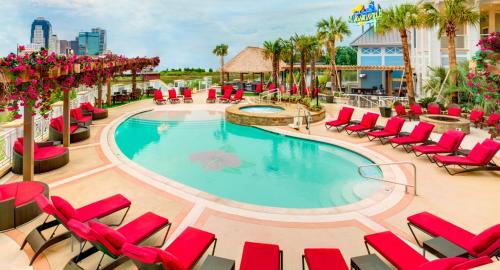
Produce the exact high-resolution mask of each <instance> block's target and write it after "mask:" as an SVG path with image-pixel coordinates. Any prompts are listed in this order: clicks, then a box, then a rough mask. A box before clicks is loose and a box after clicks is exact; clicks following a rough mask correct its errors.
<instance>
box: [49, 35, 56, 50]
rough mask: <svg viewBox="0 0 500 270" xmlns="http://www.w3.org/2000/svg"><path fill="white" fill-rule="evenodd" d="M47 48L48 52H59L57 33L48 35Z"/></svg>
mask: <svg viewBox="0 0 500 270" xmlns="http://www.w3.org/2000/svg"><path fill="white" fill-rule="evenodd" d="M48 50H49V52H55V53H59V39H57V35H50V37H49V48H48Z"/></svg>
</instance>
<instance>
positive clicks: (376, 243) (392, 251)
mask: <svg viewBox="0 0 500 270" xmlns="http://www.w3.org/2000/svg"><path fill="white" fill-rule="evenodd" d="M365 241H367V242H368V243H369V244H370V245H371V246H372V247H373V248H375V249H376V250H377V251H378V252H379V253H380V254H381V255H382V256H384V258H386V259H387V260H388V261H389V262H391V263H392V264H393V265H394V266H396V268H398V269H399V270H406V269H411V270H413V269H415V267H417V266H419V265H421V264H424V263H426V262H428V260H427V259H426V258H424V257H423V256H422V255H421V254H420V253H418V252H417V251H416V250H414V249H413V248H412V247H410V246H409V245H407V244H406V243H405V242H404V241H403V240H401V239H400V238H399V237H397V236H396V235H395V234H393V233H392V232H389V231H386V232H380V233H375V234H371V235H366V236H365Z"/></svg>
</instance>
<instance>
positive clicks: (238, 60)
mask: <svg viewBox="0 0 500 270" xmlns="http://www.w3.org/2000/svg"><path fill="white" fill-rule="evenodd" d="M284 65H285V63H284V62H281V63H280V67H281V66H284ZM223 70H224V73H225V74H227V77H228V80H229V73H239V74H240V80H241V81H243V78H244V77H243V76H244V75H245V74H250V73H252V78H253V77H254V75H255V74H260V76H261V81H264V73H271V72H272V71H273V65H272V62H271V59H266V58H265V57H264V49H262V48H258V47H246V48H245V49H244V50H242V51H241V52H240V53H238V54H237V55H236V56H235V57H233V58H232V59H231V60H229V62H227V63H226V64H224V66H223Z"/></svg>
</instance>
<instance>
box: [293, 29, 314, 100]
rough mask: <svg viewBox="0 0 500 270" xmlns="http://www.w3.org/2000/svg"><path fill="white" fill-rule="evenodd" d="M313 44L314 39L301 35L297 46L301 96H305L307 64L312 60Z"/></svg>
mask: <svg viewBox="0 0 500 270" xmlns="http://www.w3.org/2000/svg"><path fill="white" fill-rule="evenodd" d="M311 43H312V38H311V37H310V36H306V35H300V36H298V37H297V43H296V46H297V51H298V52H299V55H300V83H299V91H300V95H301V96H303V95H304V93H305V89H306V73H307V62H308V61H309V60H310V59H311Z"/></svg>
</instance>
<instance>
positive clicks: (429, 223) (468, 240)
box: [407, 212, 500, 257]
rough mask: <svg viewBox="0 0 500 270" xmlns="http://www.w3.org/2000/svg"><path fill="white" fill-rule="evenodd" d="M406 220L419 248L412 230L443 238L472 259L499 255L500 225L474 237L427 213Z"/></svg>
mask: <svg viewBox="0 0 500 270" xmlns="http://www.w3.org/2000/svg"><path fill="white" fill-rule="evenodd" d="M407 220H408V227H409V228H410V231H411V233H412V234H413V237H415V241H417V244H418V245H420V246H421V243H420V241H418V238H417V236H416V234H415V232H414V231H413V228H416V229H419V230H420V231H422V232H424V233H426V234H428V235H430V236H432V237H443V238H445V239H446V240H448V241H450V242H452V243H454V244H455V245H457V246H460V247H462V248H463V249H465V250H467V252H468V253H469V254H470V255H471V256H474V257H481V256H489V257H493V256H499V255H500V224H497V225H493V226H491V227H490V228H488V229H486V230H484V231H482V232H481V233H479V234H478V235H476V234H473V233H471V232H469V231H467V230H465V229H462V228H461V227H459V226H457V225H455V224H453V223H451V222H449V221H447V220H444V219H442V218H440V217H438V216H435V215H433V214H431V213H429V212H421V213H418V214H415V215H412V216H409V217H408V218H407Z"/></svg>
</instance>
